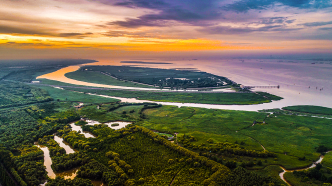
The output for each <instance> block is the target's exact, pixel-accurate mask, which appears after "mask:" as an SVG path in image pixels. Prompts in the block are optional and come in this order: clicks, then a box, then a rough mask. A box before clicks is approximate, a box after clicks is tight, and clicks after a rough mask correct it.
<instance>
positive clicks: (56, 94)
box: [34, 85, 119, 103]
mask: <svg viewBox="0 0 332 186" xmlns="http://www.w3.org/2000/svg"><path fill="white" fill-rule="evenodd" d="M34 87H38V88H39V89H42V90H44V91H47V92H48V93H49V95H50V96H51V97H52V98H53V99H54V100H56V101H73V102H83V103H110V102H116V101H119V100H117V99H112V98H105V97H100V96H94V95H89V94H83V93H79V92H74V91H65V90H62V89H59V88H54V87H49V86H38V85H35V86H34Z"/></svg>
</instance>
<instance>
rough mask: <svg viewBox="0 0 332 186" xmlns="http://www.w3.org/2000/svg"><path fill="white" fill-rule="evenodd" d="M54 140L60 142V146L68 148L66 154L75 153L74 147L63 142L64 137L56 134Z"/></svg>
mask: <svg viewBox="0 0 332 186" xmlns="http://www.w3.org/2000/svg"><path fill="white" fill-rule="evenodd" d="M54 140H55V141H56V142H57V143H58V144H59V146H60V147H62V148H64V149H65V150H66V154H71V153H75V151H74V149H72V148H71V147H70V146H69V145H66V144H65V143H64V142H63V139H62V138H60V137H58V136H54Z"/></svg>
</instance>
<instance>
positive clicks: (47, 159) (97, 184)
mask: <svg viewBox="0 0 332 186" xmlns="http://www.w3.org/2000/svg"><path fill="white" fill-rule="evenodd" d="M86 121H87V122H88V124H87V125H98V124H101V123H99V122H98V121H94V120H86ZM112 124H118V126H111V125H112ZM128 124H131V122H123V121H116V122H108V123H105V125H107V126H108V127H110V128H112V129H114V130H117V129H121V128H124V127H126V126H127V125H128ZM70 126H71V128H72V130H73V131H76V132H81V134H84V136H85V137H86V138H95V136H94V135H93V134H91V133H88V132H84V131H83V129H82V127H81V126H78V125H75V123H71V124H70ZM54 140H55V141H56V142H57V143H58V144H59V146H60V147H62V148H64V149H65V151H66V154H71V153H75V152H76V150H75V149H73V148H72V147H71V146H69V144H68V143H66V142H65V141H64V140H63V139H62V138H61V137H59V136H56V135H54ZM36 146H37V147H38V148H40V149H41V150H42V151H43V152H44V165H45V167H46V171H47V176H48V177H49V178H51V179H55V178H56V177H63V178H64V179H74V178H75V177H76V175H77V171H78V169H79V167H77V168H74V169H71V170H68V171H63V172H59V173H55V172H54V171H53V169H52V159H51V156H50V151H49V149H48V147H46V146H43V145H36ZM46 183H47V182H45V183H43V184H40V186H45V185H46ZM92 184H93V185H94V186H103V185H104V184H103V182H102V181H96V180H92Z"/></svg>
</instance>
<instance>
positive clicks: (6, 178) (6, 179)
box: [0, 163, 16, 186]
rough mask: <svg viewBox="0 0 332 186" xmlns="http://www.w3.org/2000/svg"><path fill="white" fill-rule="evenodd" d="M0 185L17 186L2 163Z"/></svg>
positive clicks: (0, 165)
mask: <svg viewBox="0 0 332 186" xmlns="http://www.w3.org/2000/svg"><path fill="white" fill-rule="evenodd" d="M0 184H2V185H4V186H12V185H16V183H15V182H14V181H13V179H12V178H11V176H10V175H9V173H8V172H7V170H6V168H5V167H4V166H3V165H2V163H0Z"/></svg>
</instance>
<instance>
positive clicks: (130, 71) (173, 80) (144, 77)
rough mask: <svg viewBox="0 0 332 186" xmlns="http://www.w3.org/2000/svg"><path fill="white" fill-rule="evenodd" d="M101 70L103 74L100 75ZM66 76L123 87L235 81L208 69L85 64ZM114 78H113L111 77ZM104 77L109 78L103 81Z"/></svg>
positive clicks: (196, 85) (190, 85) (211, 84)
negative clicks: (199, 70) (207, 70)
mask: <svg viewBox="0 0 332 186" xmlns="http://www.w3.org/2000/svg"><path fill="white" fill-rule="evenodd" d="M98 73H99V74H98ZM100 73H102V74H103V75H100ZM87 75H88V76H87ZM90 75H92V76H90ZM66 76H67V77H68V78H72V79H76V80H82V81H87V82H93V83H103V84H111V85H115V84H116V85H123V86H129V85H134V86H142V84H141V85H139V84H137V83H143V84H148V85H153V86H156V87H159V88H164V87H169V88H171V89H187V88H205V87H225V86H229V85H231V84H233V83H232V82H231V81H230V80H228V79H227V78H224V77H220V76H216V75H213V74H209V73H206V72H197V71H189V70H175V69H156V68H141V67H129V66H85V67H82V68H81V69H80V70H79V71H76V72H71V73H68V74H66ZM105 76H109V78H105ZM87 77H89V78H87ZM90 77H91V78H90ZM112 77H113V80H112V79H111V78H112ZM104 78H105V81H104V80H103V79H104ZM121 81H124V82H121ZM128 81H130V82H128ZM114 83H115V84H114Z"/></svg>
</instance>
